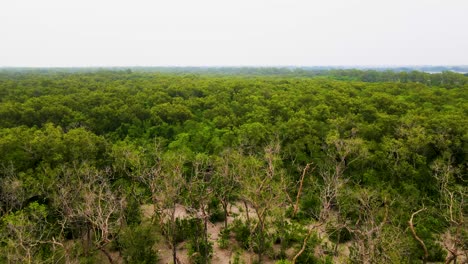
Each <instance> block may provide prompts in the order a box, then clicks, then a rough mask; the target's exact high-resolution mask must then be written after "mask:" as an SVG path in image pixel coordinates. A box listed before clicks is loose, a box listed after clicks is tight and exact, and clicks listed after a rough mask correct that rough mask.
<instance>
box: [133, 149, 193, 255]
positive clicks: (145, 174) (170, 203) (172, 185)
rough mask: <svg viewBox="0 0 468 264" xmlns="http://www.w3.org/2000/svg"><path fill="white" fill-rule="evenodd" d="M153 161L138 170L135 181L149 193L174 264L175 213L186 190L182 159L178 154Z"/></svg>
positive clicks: (183, 160) (169, 154)
mask: <svg viewBox="0 0 468 264" xmlns="http://www.w3.org/2000/svg"><path fill="white" fill-rule="evenodd" d="M155 151H159V149H156V150H155ZM155 157H157V158H156V160H155V164H153V165H152V166H151V167H148V168H144V169H143V170H141V171H140V173H139V175H137V177H138V179H139V180H140V181H141V182H142V183H143V184H145V185H146V186H147V187H148V188H149V190H150V192H151V200H152V202H153V206H154V210H155V216H156V218H157V219H158V220H159V223H160V225H161V226H162V227H163V230H165V237H166V239H167V240H168V243H169V245H170V246H171V249H172V257H173V262H174V263H178V262H179V260H178V258H177V228H176V221H177V215H176V209H177V205H178V204H181V203H182V202H183V197H182V191H183V190H184V189H185V188H186V179H185V177H184V163H185V157H184V156H183V155H179V154H178V153H166V154H165V155H160V154H159V153H156V155H155Z"/></svg>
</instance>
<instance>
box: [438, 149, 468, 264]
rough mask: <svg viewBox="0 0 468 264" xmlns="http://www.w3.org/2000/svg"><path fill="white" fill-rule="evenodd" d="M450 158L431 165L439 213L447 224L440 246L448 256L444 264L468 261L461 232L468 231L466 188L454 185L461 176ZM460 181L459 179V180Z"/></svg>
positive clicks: (467, 252) (467, 250)
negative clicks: (435, 181) (435, 184)
mask: <svg viewBox="0 0 468 264" xmlns="http://www.w3.org/2000/svg"><path fill="white" fill-rule="evenodd" d="M451 163H452V162H451V158H448V159H446V160H445V161H444V160H437V161H435V162H434V164H433V165H432V169H433V174H434V177H435V178H436V179H437V181H438V183H439V194H440V196H441V199H440V205H439V206H440V212H441V214H442V215H443V217H444V218H445V220H446V222H447V223H448V224H449V227H448V229H447V232H446V233H445V234H444V235H443V237H442V239H443V241H442V244H443V246H444V247H445V249H446V250H447V252H448V254H447V257H446V258H445V263H447V264H448V263H451V262H453V263H456V262H457V259H458V257H459V256H462V255H463V256H464V257H465V260H467V259H468V248H467V243H466V241H465V239H466V237H464V235H463V232H466V230H468V226H467V221H466V218H467V215H466V205H467V204H466V202H465V200H466V197H467V195H468V191H467V188H466V187H464V186H460V185H458V184H456V183H455V180H456V178H457V177H459V176H460V175H461V173H460V170H459V169H458V168H456V167H454V166H453V165H452V164H451ZM459 179H460V181H462V180H461V177H460V178H459Z"/></svg>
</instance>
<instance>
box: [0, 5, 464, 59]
mask: <svg viewBox="0 0 468 264" xmlns="http://www.w3.org/2000/svg"><path fill="white" fill-rule="evenodd" d="M461 64H463V65H467V64H468V0H321V1H316V0H229V1H227V0H164V1H162V0H152V1H150V0H128V1H119V0H1V1H0V66H33V67H37V66H40V67H44V66H52V67H64V66H65V67H68V66H223V65H224V66H285V65H297V66H314V65H461Z"/></svg>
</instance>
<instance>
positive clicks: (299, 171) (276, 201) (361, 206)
mask: <svg viewBox="0 0 468 264" xmlns="http://www.w3.org/2000/svg"><path fill="white" fill-rule="evenodd" d="M306 73H307V72H306ZM306 73H303V74H288V75H287V76H283V75H275V74H274V73H268V74H250V75H247V74H245V75H244V74H229V75H228V74H226V75H223V74H222V72H221V73H217V74H210V73H204V74H196V73H189V74H184V73H157V72H132V71H131V70H126V71H110V70H101V71H95V72H85V71H84V72H76V73H73V72H60V71H59V70H56V71H50V72H40V71H13V70H12V71H7V70H5V71H2V72H0V263H157V262H158V261H161V262H162V261H163V260H165V261H166V262H173V263H177V262H179V261H182V260H181V259H182V253H181V252H182V251H181V250H180V249H181V248H183V249H184V251H183V252H184V253H183V254H184V257H185V258H187V259H188V260H189V261H190V262H191V263H210V262H213V263H221V260H219V259H218V260H214V257H215V256H216V254H218V253H219V252H225V253H226V254H227V255H228V256H229V257H228V259H227V261H226V262H225V263H249V262H250V261H251V262H256V263H418V262H422V263H426V262H441V263H444V262H445V263H455V262H457V263H462V261H467V255H468V251H467V250H468V227H467V219H466V218H467V216H466V215H467V214H466V213H467V208H468V207H467V203H466V200H467V181H468V178H467V170H468V81H467V80H468V77H467V76H464V75H462V74H456V73H451V72H444V73H439V74H427V73H422V72H413V73H393V72H375V71H357V70H352V71H350V70H347V71H346V70H343V71H340V70H334V71H332V72H329V73H328V74H327V72H324V73H321V74H311V75H310V76H308V75H307V74H306ZM144 209H145V210H144ZM215 224H216V225H217V226H220V231H219V232H218V231H217V233H213V232H211V231H210V230H212V227H213V226H214V225H215ZM214 237H216V239H213V238H214ZM163 249H166V251H167V252H169V253H168V254H166V253H164V254H166V255H167V256H166V255H163V253H162V250H163ZM226 254H225V255H226ZM246 256H248V259H246ZM228 261H230V262H228Z"/></svg>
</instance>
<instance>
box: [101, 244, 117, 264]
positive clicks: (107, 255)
mask: <svg viewBox="0 0 468 264" xmlns="http://www.w3.org/2000/svg"><path fill="white" fill-rule="evenodd" d="M99 250H100V251H101V252H102V253H104V255H106V257H107V259H108V260H109V263H110V264H114V260H113V259H112V256H111V255H110V253H109V252H107V250H106V249H105V248H104V247H100V248H99Z"/></svg>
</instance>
